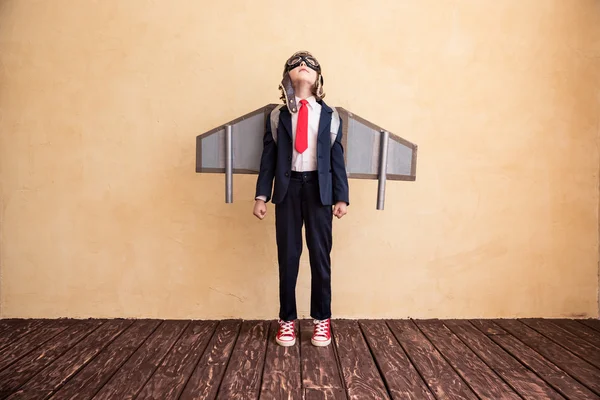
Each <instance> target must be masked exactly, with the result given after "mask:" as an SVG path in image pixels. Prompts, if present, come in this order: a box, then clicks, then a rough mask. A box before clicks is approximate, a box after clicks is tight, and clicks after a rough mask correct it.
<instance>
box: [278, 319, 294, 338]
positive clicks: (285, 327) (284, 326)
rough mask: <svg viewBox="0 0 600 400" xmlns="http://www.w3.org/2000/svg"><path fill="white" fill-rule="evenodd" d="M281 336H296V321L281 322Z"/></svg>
mask: <svg viewBox="0 0 600 400" xmlns="http://www.w3.org/2000/svg"><path fill="white" fill-rule="evenodd" d="M279 332H280V335H279V336H293V335H294V321H287V322H286V321H280V322H279Z"/></svg>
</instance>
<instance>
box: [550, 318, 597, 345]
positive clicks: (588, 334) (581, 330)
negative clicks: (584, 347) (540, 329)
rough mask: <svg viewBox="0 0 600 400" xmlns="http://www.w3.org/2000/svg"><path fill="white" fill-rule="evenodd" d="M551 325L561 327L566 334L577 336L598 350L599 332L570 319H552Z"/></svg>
mask: <svg viewBox="0 0 600 400" xmlns="http://www.w3.org/2000/svg"><path fill="white" fill-rule="evenodd" d="M552 323H553V324H555V325H556V326H559V327H561V328H562V329H564V330H566V331H567V332H571V333H572V334H574V335H577V336H579V337H580V338H582V339H583V340H585V341H586V342H588V343H590V344H593V345H594V346H596V347H597V348H599V349H600V332H598V331H596V330H594V329H592V328H590V327H589V326H587V325H584V324H580V323H579V322H577V321H575V320H572V319H553V320H552Z"/></svg>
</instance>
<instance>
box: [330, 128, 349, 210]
mask: <svg viewBox="0 0 600 400" xmlns="http://www.w3.org/2000/svg"><path fill="white" fill-rule="evenodd" d="M342 123H343V122H342V121H341V120H340V127H339V129H338V133H337V136H336V137H335V142H334V143H333V146H332V147H331V172H332V183H333V202H334V203H337V202H338V201H344V202H346V204H348V205H350V195H349V193H348V191H349V189H348V176H347V174H346V164H345V162H344V147H343V146H342V135H343V133H342Z"/></svg>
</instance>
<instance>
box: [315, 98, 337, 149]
mask: <svg viewBox="0 0 600 400" xmlns="http://www.w3.org/2000/svg"><path fill="white" fill-rule="evenodd" d="M332 112H333V110H332V109H331V108H330V107H329V106H328V105H327V104H325V102H324V101H322V100H321V117H320V118H319V132H318V133H317V141H318V140H319V139H320V138H321V135H323V134H327V135H329V132H327V126H329V122H330V121H331V113H332Z"/></svg>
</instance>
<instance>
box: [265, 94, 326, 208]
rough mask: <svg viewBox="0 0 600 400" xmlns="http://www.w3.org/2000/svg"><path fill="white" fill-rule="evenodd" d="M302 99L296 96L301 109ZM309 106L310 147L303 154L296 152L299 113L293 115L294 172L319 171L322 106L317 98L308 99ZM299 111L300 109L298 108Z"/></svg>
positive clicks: (307, 105)
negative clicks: (318, 150) (318, 147)
mask: <svg viewBox="0 0 600 400" xmlns="http://www.w3.org/2000/svg"><path fill="white" fill-rule="evenodd" d="M300 100H302V99H300V98H299V97H298V96H296V104H298V107H300ZM306 101H308V104H306V106H304V107H308V132H307V134H308V147H307V148H306V150H304V152H303V153H302V154H300V153H298V152H297V151H296V127H297V126H298V113H292V139H293V141H292V151H293V153H292V165H291V167H292V171H298V172H306V171H316V170H317V136H318V134H319V120H320V119H321V105H320V104H319V103H317V99H316V98H315V96H310V97H309V98H307V99H306ZM298 110H299V108H298ZM256 199H257V200H263V201H266V200H267V197H266V196H257V197H256Z"/></svg>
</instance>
